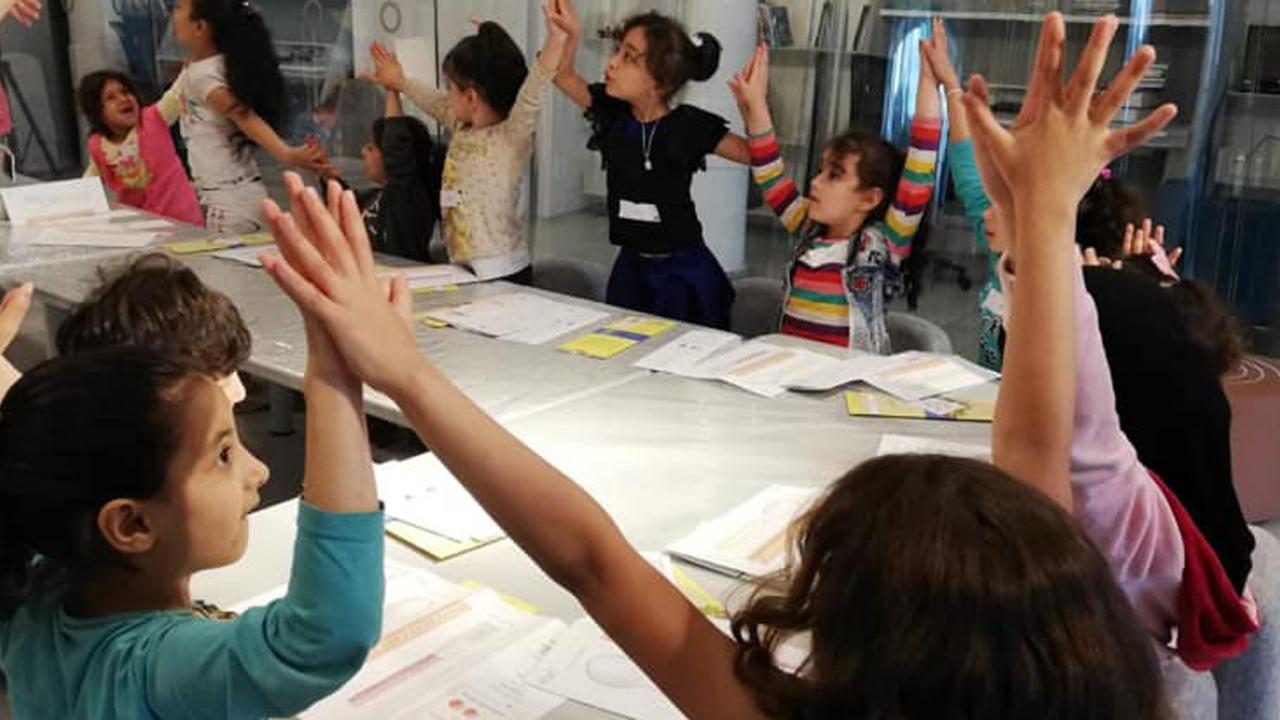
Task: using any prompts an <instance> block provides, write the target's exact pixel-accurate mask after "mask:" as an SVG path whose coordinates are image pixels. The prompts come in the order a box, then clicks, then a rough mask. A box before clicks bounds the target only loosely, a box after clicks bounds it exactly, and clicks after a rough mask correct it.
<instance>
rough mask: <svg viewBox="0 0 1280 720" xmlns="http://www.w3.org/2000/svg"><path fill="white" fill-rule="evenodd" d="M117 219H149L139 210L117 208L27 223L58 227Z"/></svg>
mask: <svg viewBox="0 0 1280 720" xmlns="http://www.w3.org/2000/svg"><path fill="white" fill-rule="evenodd" d="M116 221H124V222H130V223H132V222H143V221H148V218H147V216H146V215H144V214H142V213H141V212H139V211H137V210H130V209H128V208H115V209H112V210H108V211H107V212H106V213H99V214H97V215H89V216H85V215H76V216H72V217H63V218H47V219H43V220H32V221H31V222H30V223H27V224H28V225H31V226H38V227H58V226H60V225H80V224H84V223H86V222H94V223H99V222H101V223H114V222H116Z"/></svg>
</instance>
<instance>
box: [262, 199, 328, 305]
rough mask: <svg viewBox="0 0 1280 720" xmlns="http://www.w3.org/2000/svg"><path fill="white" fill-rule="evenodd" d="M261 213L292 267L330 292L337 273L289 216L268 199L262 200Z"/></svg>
mask: <svg viewBox="0 0 1280 720" xmlns="http://www.w3.org/2000/svg"><path fill="white" fill-rule="evenodd" d="M263 213H264V214H265V215H266V217H267V225H268V226H269V227H270V228H271V234H272V236H274V237H275V239H276V247H277V248H279V250H280V254H281V255H283V256H284V259H285V261H286V262H288V263H289V264H290V265H291V266H292V267H293V268H295V269H296V270H298V271H299V272H300V273H302V274H304V275H306V277H307V279H308V280H309V281H310V282H311V283H312V284H314V285H315V286H316V287H318V288H320V291H321V292H323V293H325V294H326V295H330V296H332V295H333V291H334V288H335V287H336V285H337V280H338V278H337V276H336V275H335V274H334V272H333V268H332V267H331V266H330V265H329V261H327V260H325V258H324V256H323V255H321V254H320V251H319V250H318V249H317V248H316V247H315V246H314V245H312V244H311V241H310V240H308V239H307V238H306V237H304V236H303V235H302V233H301V231H299V229H298V224H297V223H296V222H295V221H294V220H293V217H292V216H290V215H287V214H285V213H283V212H281V211H280V208H279V207H277V206H276V204H275V203H274V202H272V201H271V200H266V201H264V202H263Z"/></svg>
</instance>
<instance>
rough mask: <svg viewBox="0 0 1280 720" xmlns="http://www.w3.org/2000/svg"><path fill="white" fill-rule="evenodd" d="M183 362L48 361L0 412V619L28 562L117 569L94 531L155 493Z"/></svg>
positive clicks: (140, 357) (154, 356) (174, 422)
mask: <svg viewBox="0 0 1280 720" xmlns="http://www.w3.org/2000/svg"><path fill="white" fill-rule="evenodd" d="M196 377H199V375H198V374H195V373H193V372H192V371H191V369H190V368H188V367H187V366H186V365H185V363H184V361H183V360H182V359H181V356H179V355H176V354H165V353H162V352H158V351H155V350H149V349H143V348H139V347H132V346H116V347H111V348H103V349H98V350H91V351H87V352H84V353H77V354H75V355H69V356H63V357H59V358H55V359H53V360H49V361H48V362H45V363H43V364H41V365H39V366H37V367H36V368H35V369H33V370H32V371H31V372H29V373H27V374H25V375H23V376H22V378H21V379H19V380H18V382H17V383H15V384H14V386H13V387H12V388H11V389H10V390H9V392H8V394H7V395H6V396H5V398H4V402H3V403H0V479H3V481H2V482H0V617H8V616H9V615H10V614H11V613H13V611H14V610H16V609H17V607H18V606H20V605H21V604H22V602H23V601H24V599H25V597H26V595H27V594H28V592H29V586H30V581H31V577H32V571H33V560H34V558H35V557H36V555H37V554H38V555H39V556H40V557H41V558H42V561H41V564H42V565H45V566H48V565H52V566H54V567H56V568H57V569H58V570H59V571H60V574H62V575H63V576H65V577H70V578H74V577H77V576H79V575H82V574H85V573H91V572H92V571H93V570H94V569H95V568H97V567H100V566H101V565H102V564H104V563H108V562H112V561H116V560H118V556H116V555H115V554H114V553H113V552H112V551H111V550H110V548H109V547H108V546H107V543H106V541H105V539H104V538H103V537H102V534H101V533H100V532H99V531H98V528H97V515H98V512H99V510H100V509H101V508H102V506H103V505H104V504H105V503H107V502H108V501H110V500H113V499H115V498H121V497H127V498H148V497H152V496H154V495H155V494H156V493H158V492H160V490H161V488H163V486H164V483H165V475H166V468H167V466H168V464H169V460H170V457H171V456H172V455H173V453H174V451H175V448H176V447H177V444H178V437H177V428H178V427H179V423H178V413H179V411H180V408H181V406H182V404H183V402H184V400H185V398H186V397H187V395H188V392H189V390H188V388H189V387H190V384H189V383H188V380H189V379H192V378H196Z"/></svg>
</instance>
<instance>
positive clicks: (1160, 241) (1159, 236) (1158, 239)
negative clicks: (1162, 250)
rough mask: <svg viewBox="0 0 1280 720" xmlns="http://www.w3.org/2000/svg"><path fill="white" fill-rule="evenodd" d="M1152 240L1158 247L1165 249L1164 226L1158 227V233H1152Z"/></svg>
mask: <svg viewBox="0 0 1280 720" xmlns="http://www.w3.org/2000/svg"><path fill="white" fill-rule="evenodd" d="M1151 239H1152V240H1154V241H1155V243H1156V245H1159V246H1160V247H1164V226H1163V225H1156V231H1155V232H1154V233H1152V235H1151Z"/></svg>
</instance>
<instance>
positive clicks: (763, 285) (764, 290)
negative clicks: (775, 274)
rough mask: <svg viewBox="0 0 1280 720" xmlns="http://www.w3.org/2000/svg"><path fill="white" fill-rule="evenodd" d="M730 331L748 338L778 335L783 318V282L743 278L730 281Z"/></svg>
mask: <svg viewBox="0 0 1280 720" xmlns="http://www.w3.org/2000/svg"><path fill="white" fill-rule="evenodd" d="M733 291H734V293H735V297H734V299H733V311H732V313H731V314H730V316H729V329H730V330H732V331H733V332H735V333H737V334H739V335H741V336H743V337H747V338H752V337H757V336H760V335H768V334H769V333H775V332H778V326H779V323H780V322H781V318H782V281H781V280H778V279H776V278H767V277H744V278H738V279H737V280H734V281H733Z"/></svg>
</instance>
